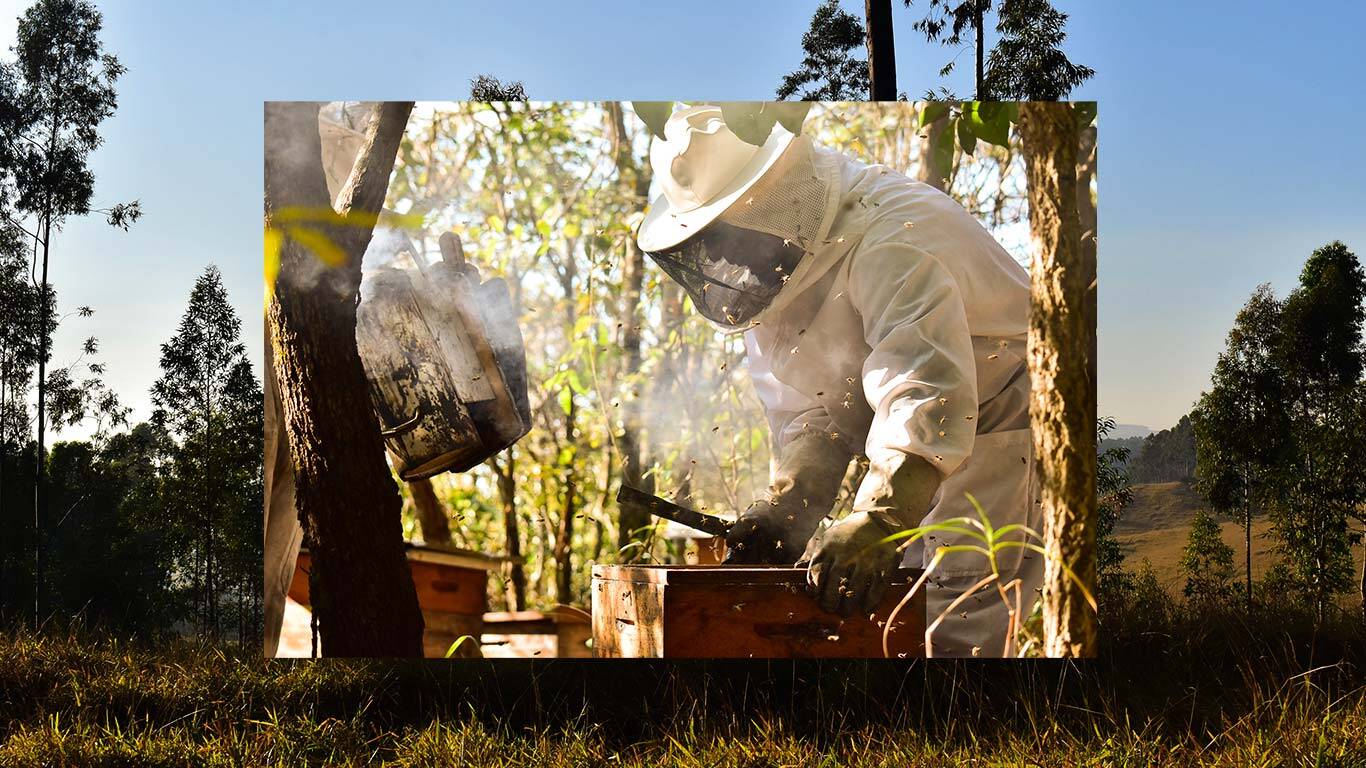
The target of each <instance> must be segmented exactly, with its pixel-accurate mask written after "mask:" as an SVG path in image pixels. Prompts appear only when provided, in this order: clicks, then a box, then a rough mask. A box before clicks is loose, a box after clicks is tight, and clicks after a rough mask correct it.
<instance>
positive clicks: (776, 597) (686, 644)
mask: <svg viewBox="0 0 1366 768" xmlns="http://www.w3.org/2000/svg"><path fill="white" fill-rule="evenodd" d="M918 576H919V571H913V570H902V571H900V572H899V573H898V574H897V576H896V578H895V579H894V581H893V585H892V586H891V587H889V588H888V590H887V594H886V595H885V596H884V597H883V599H882V604H881V605H879V606H878V609H877V611H876V612H875V613H874V616H873V618H871V619H870V618H869V616H868V615H867V614H864V615H855V616H850V617H841V616H837V615H834V614H830V613H826V612H825V611H822V610H821V609H820V606H818V605H817V604H816V601H815V599H814V598H812V597H811V596H810V595H808V594H807V593H806V569H805V568H792V567H780V566H714V565H630V566H626V565H598V566H594V567H593V655H594V656H596V657H599V658H622V657H662V658H678V659H682V658H711V659H717V658H763V659H774V658H799V657H822V658H882V657H883V655H884V654H883V648H882V635H883V627H884V626H885V625H886V622H887V617H888V616H890V615H891V613H892V610H893V609H894V608H895V607H896V604H897V603H898V602H899V601H900V600H901V598H902V597H904V596H905V594H906V592H907V591H908V590H909V589H910V585H911V584H913V583H914V581H915V579H916V577H918ZM924 640H925V598H924V591H923V590H921V591H920V592H919V593H917V594H916V595H915V597H913V598H912V599H911V601H910V602H908V603H907V604H906V606H904V607H903V608H902V609H901V611H900V612H899V613H898V614H897V616H896V620H895V622H894V623H893V625H892V632H891V634H890V636H889V638H888V641H889V643H888V651H889V654H888V655H890V656H891V657H892V658H911V657H919V656H924V655H925V652H924Z"/></svg>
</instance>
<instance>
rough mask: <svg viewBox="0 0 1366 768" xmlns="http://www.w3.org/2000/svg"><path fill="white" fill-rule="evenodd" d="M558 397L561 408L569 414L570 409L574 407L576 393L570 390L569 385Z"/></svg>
mask: <svg viewBox="0 0 1366 768" xmlns="http://www.w3.org/2000/svg"><path fill="white" fill-rule="evenodd" d="M558 399H559V401H560V410H562V411H564V414H565V415H566V416H568V415H569V411H570V409H571V408H572V407H573V402H574V393H573V392H572V391H570V389H569V387H565V388H564V389H561V390H560V393H559V397H558Z"/></svg>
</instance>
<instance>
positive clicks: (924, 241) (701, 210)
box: [639, 107, 1043, 656]
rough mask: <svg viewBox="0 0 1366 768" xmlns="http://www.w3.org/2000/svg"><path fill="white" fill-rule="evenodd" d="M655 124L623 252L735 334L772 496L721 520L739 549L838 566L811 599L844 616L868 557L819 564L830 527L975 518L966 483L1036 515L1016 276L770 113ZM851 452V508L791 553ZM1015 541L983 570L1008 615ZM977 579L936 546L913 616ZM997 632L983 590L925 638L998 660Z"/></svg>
mask: <svg viewBox="0 0 1366 768" xmlns="http://www.w3.org/2000/svg"><path fill="white" fill-rule="evenodd" d="M665 135H666V139H665V140H664V141H658V140H657V141H656V142H655V145H654V147H653V148H652V153H651V155H652V157H651V160H652V163H653V165H654V170H655V174H656V177H657V178H658V179H660V183H661V186H662V188H663V191H664V194H663V195H661V197H660V198H659V199H657V200H656V201H655V202H654V204H653V205H652V206H651V211H650V212H649V214H648V215H647V217H646V219H645V221H644V222H643V223H642V225H641V229H640V233H639V242H640V246H641V248H642V250H644V251H646V252H647V253H650V254H651V256H652V257H654V258H655V259H656V261H657V262H658V263H659V264H660V266H661V268H663V269H664V270H665V271H666V272H667V273H669V274H670V275H671V276H673V277H674V278H675V279H676V280H678V281H679V282H680V283H682V284H683V285H684V287H685V288H687V289H688V290H689V293H690V294H691V295H692V298H693V300H694V302H695V304H696V305H697V307H698V309H699V311H700V312H701V313H702V314H703V315H705V316H707V317H708V318H709V319H711V320H713V321H715V322H717V323H719V324H720V325H722V326H725V327H730V328H745V329H747V330H746V331H745V342H746V349H747V351H748V364H749V370H750V374H751V377H752V379H753V382H754V385H755V388H756V390H757V392H758V395H759V398H760V400H761V401H762V402H763V404H764V407H765V409H766V412H767V416H768V420H769V423H770V425H771V428H772V431H773V435H774V438H775V440H774V442H775V444H776V446H777V461H776V470H775V473H774V483H773V488H772V489H771V494H770V497H769V498H768V499H765V500H761V501H760V502H756V504H755V505H754V506H753V507H751V508H750V510H748V511H746V512H745V513H744V514H743V515H742V516H741V518H740V521H739V522H738V523H737V525H736V526H735V529H736V530H735V532H733V533H732V537H731V540H730V543H731V544H732V547H735V545H737V544H738V545H739V547H740V548H741V554H740V557H739V558H737V559H741V560H745V561H750V562H792V561H793V560H795V559H796V556H797V555H799V554H801V553H802V552H803V551H805V557H806V559H809V560H811V562H812V564H813V565H812V574H813V579H819V578H820V569H822V568H828V569H831V570H830V571H829V572H830V573H831V574H841V573H842V574H845V575H846V577H848V579H849V580H850V582H849V584H848V590H847V599H848V602H845V601H846V590H845V588H844V586H843V584H834V583H833V581H832V583H831V587H832V588H831V589H830V590H829V591H828V592H825V593H823V597H825V596H829V597H830V599H831V600H832V601H834V603H833V605H835V606H836V607H838V608H840V609H842V610H845V611H846V612H847V611H848V610H852V609H853V607H854V606H855V604H856V603H863V604H864V607H866V605H867V604H866V602H864V601H863V600H862V598H864V597H866V596H867V595H868V594H870V593H869V592H868V590H869V589H870V584H869V582H872V581H874V580H875V579H874V573H876V574H878V575H881V574H882V573H883V572H884V570H885V569H872V570H869V569H866V568H852V567H850V568H848V569H845V568H846V566H845V561H847V560H848V559H849V556H845V555H840V556H837V557H835V558H834V559H833V560H831V559H830V558H825V557H823V554H826V553H823V552H822V549H823V548H825V549H827V550H829V551H830V552H836V550H837V549H838V548H837V547H836V546H835V544H834V543H833V542H840V541H844V542H845V543H844V544H843V545H842V546H843V547H844V549H843V550H839V551H840V552H845V553H847V552H852V551H855V550H866V549H867V546H866V544H867V543H869V542H876V541H877V540H878V539H880V538H881V537H882V536H884V535H885V534H886V533H889V532H891V531H894V530H898V529H902V528H905V527H907V526H917V525H928V524H933V523H936V522H941V521H945V520H949V519H952V518H958V517H971V518H973V519H977V517H978V515H977V512H976V510H975V509H974V508H973V507H972V505H971V503H970V502H969V501H968V499H967V497H966V495H965V494H967V493H971V494H972V495H973V496H974V497H975V498H976V499H977V501H978V502H979V503H980V504H981V506H982V508H983V510H984V511H985V512H986V514H987V515H988V517H989V519H990V521H991V524H992V526H993V527H995V528H1001V527H1003V526H1006V525H1011V524H1017V523H1020V524H1026V525H1029V526H1030V527H1032V528H1035V529H1036V530H1037V529H1038V519H1039V514H1038V506H1037V504H1036V503H1035V501H1034V488H1033V485H1032V478H1033V476H1034V467H1033V454H1032V441H1031V438H1030V433H1029V429H1028V427H1029V418H1028V399H1029V398H1028V396H1029V377H1028V373H1027V370H1026V366H1025V361H1024V354H1025V337H1026V333H1027V327H1028V306H1029V287H1028V286H1029V277H1028V274H1027V273H1026V271H1025V270H1024V269H1023V268H1022V267H1021V266H1020V265H1019V264H1017V263H1016V262H1015V261H1014V260H1013V259H1012V258H1011V257H1010V255H1009V254H1008V253H1006V251H1005V250H1004V249H1003V248H1002V247H1001V246H1000V245H999V244H998V243H997V242H996V241H995V239H994V238H993V237H992V236H991V235H990V233H988V232H987V231H986V230H985V229H984V228H983V227H982V226H981V225H980V224H979V223H978V222H977V221H976V220H975V219H973V218H972V217H971V216H970V215H969V214H968V213H967V212H966V211H964V210H963V209H962V207H960V206H959V205H958V204H957V203H955V202H954V201H953V200H952V199H951V198H949V197H948V196H946V195H944V194H943V193H941V192H939V191H938V190H936V189H934V188H932V187H930V186H928V185H925V184H922V183H919V182H916V181H912V180H910V179H907V178H906V177H904V176H902V175H900V174H898V173H895V172H893V171H891V170H889V169H888V168H886V167H883V166H880V165H865V164H863V163H860V162H858V161H855V160H853V159H850V158H847V157H844V156H843V155H841V154H839V153H836V152H833V151H830V150H826V149H822V148H818V147H815V146H813V145H812V144H811V142H810V140H809V139H808V138H806V137H802V136H797V137H793V136H792V135H791V134H789V133H787V132H786V131H784V130H782V129H781V127H777V126H775V129H774V131H773V133H772V135H771V136H770V138H769V140H768V142H767V143H766V144H765V145H764V146H763V147H759V148H755V147H750V146H748V145H744V144H743V143H742V142H740V141H739V139H738V138H736V137H735V136H734V134H732V133H731V132H730V131H729V130H728V129H726V128H725V126H724V122H723V121H722V120H721V115H720V110H719V109H716V108H714V107H695V108H690V109H685V110H682V111H679V112H676V113H674V115H673V116H672V117H671V118H670V121H669V123H668V125H667V126H666V129H665ZM855 454H863V455H866V456H867V458H868V461H869V471H868V472H867V474H866V475H865V478H864V480H863V482H862V484H861V486H860V487H859V490H858V493H857V495H856V499H855V504H854V511H855V514H854V515H851V516H850V517H848V518H845V519H844V520H841V521H838V522H836V523H835V524H834V525H833V526H831V527H830V529H829V530H827V531H825V532H823V533H821V534H819V535H817V536H816V538H815V539H814V540H812V541H811V544H810V547H807V546H806V545H807V540H808V539H810V538H811V536H812V533H813V532H814V531H815V529H816V525H817V523H818V522H819V521H820V518H821V517H823V516H824V515H826V514H827V513H828V512H829V511H830V508H831V502H832V501H833V499H834V496H835V493H836V492H837V489H838V484H839V481H840V478H841V477H842V476H843V474H844V471H845V468H846V466H847V463H848V461H849V459H850V457H851V456H853V455H855ZM931 468H932V469H931ZM860 530H861V531H862V532H861V533H860V532H859V531H860ZM851 532H852V533H853V534H854V535H853V536H850V533H851ZM1013 538H1015V539H1016V540H1018V539H1019V538H1020V536H1019V535H1018V534H1017V535H1016V536H1015V537H1013ZM784 539H787V540H784ZM770 542H771V543H770ZM859 542H862V544H859ZM962 543H972V540H971V539H970V537H963V536H954V535H950V534H945V533H936V534H932V535H931V536H927V537H926V538H925V539H923V540H922V541H918V542H916V543H915V544H914V545H913V546H911V547H909V548H907V549H906V551H905V554H904V555H903V557H904V558H905V562H906V564H907V565H914V566H925V565H928V564H929V562H930V560H931V558H932V557H933V554H934V551H935V550H936V549H937V548H938V547H939V546H942V545H953V544H962ZM854 544H858V546H853V545H854ZM922 545H923V546H922ZM746 547H747V548H748V549H747V550H745V549H744V548H746ZM745 552H747V553H748V554H744V553H745ZM1022 552H1023V550H1021V549H1019V548H1011V549H1006V550H1004V551H1002V552H1001V553H1000V555H999V560H998V571H999V572H1000V574H1001V581H1002V583H1010V582H1011V581H1013V580H1014V579H1016V578H1018V579H1019V580H1020V588H1021V589H1020V595H1021V598H1022V599H1021V603H1020V609H1021V611H1022V612H1023V613H1026V614H1027V613H1028V612H1029V610H1030V608H1031V607H1032V606H1033V604H1034V601H1035V599H1036V597H1037V589H1038V587H1040V586H1041V583H1042V572H1043V568H1042V562H1041V560H1040V558H1038V557H1034V556H1032V555H1023V556H1022ZM893 557H894V555H893ZM841 569H845V570H841ZM990 572H991V571H990V568H989V564H988V562H987V559H986V558H985V557H984V556H982V555H980V554H977V553H975V552H955V553H953V554H950V555H947V556H946V557H945V559H944V561H943V562H942V563H941V564H940V565H939V567H938V568H937V569H936V571H935V575H936V577H937V578H936V579H935V580H934V581H932V582H931V588H930V590H929V594H928V613H929V618H930V620H931V621H932V620H933V619H934V618H935V617H936V616H938V615H939V614H940V613H942V612H944V611H945V609H946V608H947V606H948V605H949V604H950V602H951V601H953V600H954V599H955V598H956V597H958V596H959V595H960V594H962V592H963V591H964V590H965V589H966V588H967V587H968V586H969V585H972V584H974V583H975V582H978V581H979V580H981V579H982V578H984V577H985V576H986V575H987V574H988V573H990ZM834 587H838V588H839V589H838V593H839V594H838V595H836V590H835V589H834ZM880 592H881V589H880V588H873V589H872V592H871V594H873V595H874V596H875V595H876V594H880ZM825 602H826V601H825V600H824V599H823V603H825ZM1011 602H1013V598H1012V601H1011ZM1007 625H1008V622H1007V610H1006V605H1005V604H1004V603H1003V602H1002V600H1001V598H1000V596H999V594H998V593H997V592H996V590H995V588H994V586H993V587H992V588H990V589H988V590H984V591H982V592H980V593H978V594H974V595H973V596H971V597H969V598H967V599H966V600H965V601H964V602H963V603H962V604H960V605H959V606H957V607H956V608H955V609H954V610H953V611H952V612H951V613H948V614H947V615H946V617H945V618H944V620H943V623H942V624H941V626H940V627H939V628H938V629H937V630H936V631H935V633H934V635H933V643H934V648H933V652H934V654H935V655H940V656H945V655H962V656H966V655H988V656H989V655H1000V654H1001V653H1002V651H1003V649H1004V647H1005V639H1006V638H1005V635H1006V627H1007Z"/></svg>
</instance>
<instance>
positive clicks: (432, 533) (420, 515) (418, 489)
mask: <svg viewBox="0 0 1366 768" xmlns="http://www.w3.org/2000/svg"><path fill="white" fill-rule="evenodd" d="M408 492H409V493H411V494H412V495H413V508H414V509H415V510H416V511H417V524H418V525H419V526H420V527H421V528H422V541H423V542H424V543H426V544H436V545H438V546H448V545H450V543H451V541H452V539H451V526H450V523H448V522H447V521H446V508H445V507H443V506H441V502H440V501H437V499H436V489H435V488H433V487H432V480H431V478H429V477H424V478H422V479H421V480H414V481H412V482H411V483H408Z"/></svg>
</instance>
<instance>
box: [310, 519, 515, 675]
mask: <svg viewBox="0 0 1366 768" xmlns="http://www.w3.org/2000/svg"><path fill="white" fill-rule="evenodd" d="M406 554H407V557H408V569H409V571H410V572H411V573H412V575H413V586H414V587H416V588H417V603H418V605H419V606H420V607H421V608H422V619H423V622H424V623H425V624H426V629H425V630H424V631H423V633H422V651H423V655H425V656H427V657H429V658H431V657H436V658H440V657H443V656H445V655H446V651H447V650H448V649H449V648H450V647H451V644H452V643H454V642H455V641H456V640H457V639H459V638H460V637H462V636H464V635H469V636H470V637H472V638H474V641H473V642H471V641H468V640H467V641H466V643H469V645H470V650H471V651H473V650H474V649H476V648H477V647H478V645H479V643H478V640H479V637H480V635H482V634H483V631H484V612H485V611H487V610H488V607H489V606H488V580H489V571H491V570H493V569H495V568H497V567H498V564H499V562H500V559H499V558H496V557H491V556H489V555H485V554H483V553H480V552H470V551H468V550H461V549H453V548H445V547H434V546H430V545H419V544H408V546H407V552H406ZM311 562H312V561H311V559H310V557H309V554H308V550H306V549H305V550H300V551H299V559H298V562H297V564H296V565H295V567H294V579H293V581H292V582H291V583H290V585H289V596H290V598H291V599H293V600H294V601H295V602H297V603H300V604H302V605H304V606H307V605H308V604H309V602H308V569H309V564H310V563H311ZM462 655H463V654H462Z"/></svg>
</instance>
